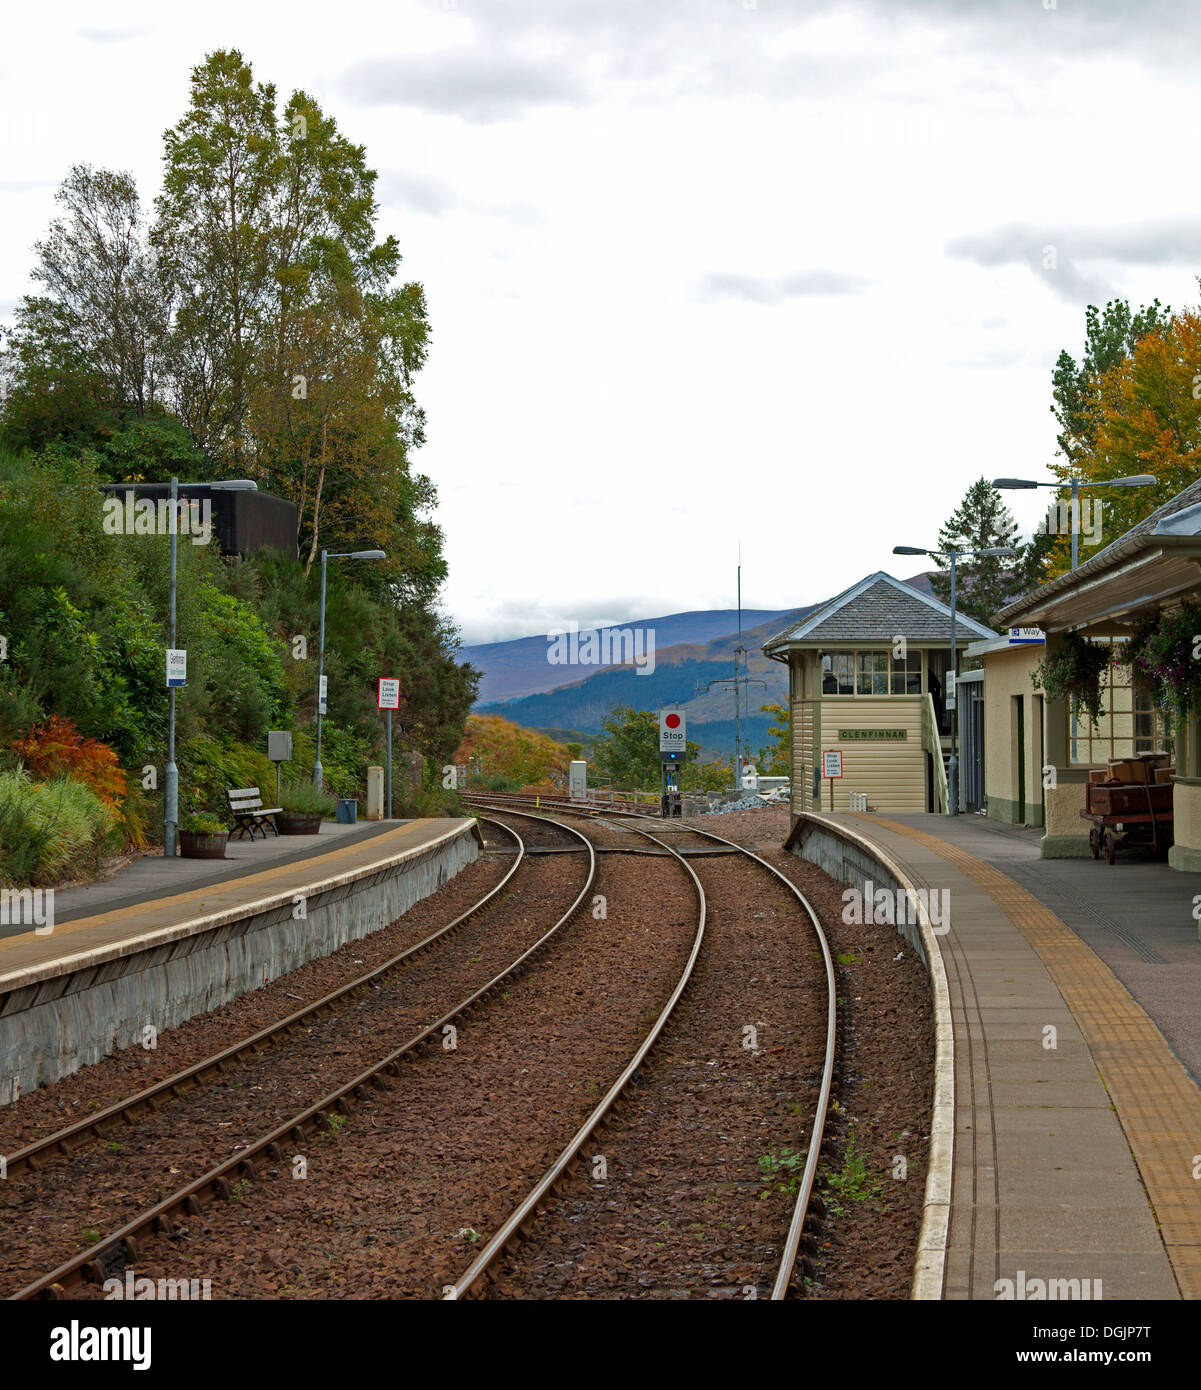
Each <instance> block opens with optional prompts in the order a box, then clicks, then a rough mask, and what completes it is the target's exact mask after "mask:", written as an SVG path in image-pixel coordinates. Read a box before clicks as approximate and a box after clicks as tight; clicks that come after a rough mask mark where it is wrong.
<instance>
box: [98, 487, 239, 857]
mask: <svg viewBox="0 0 1201 1390" xmlns="http://www.w3.org/2000/svg"><path fill="white" fill-rule="evenodd" d="M126 486H128V485H127V484H117V485H110V486H109V487H107V488H105V491H106V492H108V491H118V490H119V489H120V488H121V487H126ZM184 486H185V487H187V488H188V489H190V490H191V491H193V492H197V491H200V490H201V489H204V490H206V491H208V492H257V491H258V487H259V485H258V483H256V482H254V481H253V479H251V478H226V479H225V480H224V481H222V482H217V483H185V484H184ZM178 504H179V479H178V478H172V479H171V650H172V651H174V650H175V570H176V560H177V557H178V550H177V547H178V544H179V505H178ZM167 693H168V699H169V707H168V712H167V775H166V776H165V777H164V778H163V856H164V858H172V859H173V858H174V857H175V847H176V837H177V832H178V830H179V768H177V767H176V766H175V687H174V686H173V685H172V686H169V687H168V691H167Z"/></svg>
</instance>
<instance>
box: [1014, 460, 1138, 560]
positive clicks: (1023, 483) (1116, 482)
mask: <svg viewBox="0 0 1201 1390" xmlns="http://www.w3.org/2000/svg"><path fill="white" fill-rule="evenodd" d="M1156 481H1157V480H1156V478H1155V477H1154V475H1152V474H1151V473H1136V474H1134V476H1133V477H1130V478H1106V479H1104V480H1103V481H1101V482H1093V481H1092V480H1091V479H1088V478H1077V477H1074V476H1073V477H1071V478H1068V479H1067V480H1066V482H1054V483H1040V482H1036V481H1035V480H1034V479H1033V478H994V479H993V481H992V485H993V487H995V488H998V489H1000V490H1001V491H1005V492H1024V491H1025V490H1026V489H1027V488H1032V487H1053V488H1062V487H1070V488H1071V490H1072V568H1073V569H1075V568H1076V566H1077V564H1078V562H1079V558H1080V485H1081V484H1082V483H1083V484H1084V485H1085V486H1086V487H1151V486H1152V485H1153V484H1154V483H1155V482H1156Z"/></svg>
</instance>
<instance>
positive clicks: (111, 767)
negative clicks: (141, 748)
mask: <svg viewBox="0 0 1201 1390" xmlns="http://www.w3.org/2000/svg"><path fill="white" fill-rule="evenodd" d="M13 747H14V748H15V749H16V751H17V752H18V753H19V754H20V755H21V757H22V759H23V760H24V762H25V766H26V767H27V768H28V769H29V771H30V772H31V773H32V774H33V776H34V777H36V778H37V779H38V781H41V782H44V781H46V780H48V779H49V778H52V777H73V778H74V779H75V780H76V781H77V782H82V783H83V784H84V785H85V786H88V787H91V789H92V790H93V791H94V792H95V793H96V795H97V796H98V797H99V798H100V800H101V801H103V802H104V804H105V805H106V806H109V807H111V808H112V809H113V810H114V811H120V809H121V803H122V802H123V801H124V800H125V774H124V773H123V772H122V771H121V767H120V764H119V763H118V762H117V755H116V753H114V752H113V750H112V749H111V748H110V747H109V746H108V745H107V744H106V743H100V742H99V741H98V740H97V739H94V738H84V737H83V735H82V734H81V733H80V732H79V730H78V729H77V728H76V727H75V725H74V724H72V723H71V721H70V720H69V719H66V718H64V717H63V715H61V714H52V715H51V716H50V718H49V719H48V720H47V721H46V722H45V724H43V725H41V726H40V727H39V728H36V729H31V730H30V731H29V733H28V734H26V735H25V737H24V738H18V739H14V740H13Z"/></svg>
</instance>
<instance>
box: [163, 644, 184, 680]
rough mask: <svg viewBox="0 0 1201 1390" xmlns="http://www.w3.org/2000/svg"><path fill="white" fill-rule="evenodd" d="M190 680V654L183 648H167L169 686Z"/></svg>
mask: <svg viewBox="0 0 1201 1390" xmlns="http://www.w3.org/2000/svg"><path fill="white" fill-rule="evenodd" d="M187 682H188V654H187V652H186V651H184V650H183V649H182V648H176V647H168V648H167V687H168V689H170V688H171V687H172V686H175V685H186V684H187Z"/></svg>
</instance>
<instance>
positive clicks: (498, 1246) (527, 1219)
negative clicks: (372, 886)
mask: <svg viewBox="0 0 1201 1390" xmlns="http://www.w3.org/2000/svg"><path fill="white" fill-rule="evenodd" d="M464 799H465V800H467V801H468V802H469V803H471V804H476V805H481V806H482V805H483V803H481V802H480V801H478V800H477V799H476V798H473V797H470V796H469V797H466V798H464ZM514 802H518V803H524V804H525V805H527V806H528V801H527V800H525V799H523V798H517V797H506V798H504V804H505V805H506V806H508V807H509V808H510V810H511V813H512V814H517V815H521V814H528V812H523V811H521V810H518V809H517V808H516V807H515V806H514V804H513V803H514ZM541 804H542V807H543V808H544V809H547V810H555V811H558V812H559V813H561V814H567V815H571V816H580V817H583V818H588V819H592V820H608V821H609V822H610V823H613V821H615V820H616V819H617V818H618V817H620V820H621V821H622V822H623V823H624V824H627V825H628V824H629V823H630V822H632V821H634V820H639V821H642V820H648V821H652V820H653V821H655V824H656V826H657V827H659V830H658V834H652V833H651V832H650V831H649V830H647V829H645V828H643V827H641V826H632V825H631V826H630V828H631V829H634V830H635V831H636V833H638V834H639V835H640V836H642V837H644V838H646V839H648V840H650V841H651V842H652V843H653V844H654V845H655V846H657V847H658V851H659V852H662V853H667V854H670V855H672V856H674V857H675V858H676V859H677V860H679V862H680V864H681V865H682V867H683V868H684V870H685V871H686V872H687V873H688V875H689V876H690V878H691V879H692V882H693V883H694V885H695V889H696V892H697V896H698V929H697V936H696V939H695V942H694V945H693V949H692V952H691V954H690V955H689V958H688V961H687V964H686V966H685V968H684V971H683V972H682V974H681V976H680V979H679V981H678V983H677V985H676V987H675V990H674V991H673V993H672V995H671V997H670V998H669V1000H668V1002H667V1004H666V1005H665V1006H664V1009H663V1010H662V1012H661V1013H660V1014H659V1016H658V1018H657V1019H656V1020H655V1022H654V1024H653V1025H652V1026H651V1028H650V1029H649V1031H648V1033H647V1035H646V1038H645V1039H644V1041H643V1043H642V1044H641V1046H640V1047H639V1048H638V1050H637V1052H636V1053H635V1055H634V1057H633V1058H632V1059H631V1061H630V1063H629V1064H628V1065H627V1066H626V1068H625V1069H624V1071H623V1072H622V1073H621V1075H620V1076H619V1077H618V1079H617V1080H616V1081H615V1082H614V1084H613V1085H612V1086H611V1087H610V1088H609V1090H608V1091H607V1092H606V1093H605V1095H604V1096H603V1097H602V1098H601V1100H600V1102H599V1103H598V1105H597V1106H596V1108H595V1109H594V1110H593V1111H592V1113H591V1114H590V1115H589V1116H588V1118H587V1119H586V1120H585V1122H584V1123H583V1124H582V1125H581V1126H580V1128H579V1129H578V1130H577V1132H576V1133H575V1135H573V1137H572V1138H571V1140H570V1141H569V1142H568V1144H567V1145H566V1146H565V1147H564V1148H563V1150H562V1151H561V1152H560V1153H559V1154H558V1156H557V1157H556V1158H555V1160H554V1161H553V1162H552V1163H551V1164H550V1166H549V1167H548V1168H547V1169H546V1171H545V1172H544V1173H543V1175H542V1176H541V1178H540V1179H539V1180H538V1181H537V1182H536V1183H535V1184H534V1185H533V1187H532V1188H531V1189H530V1190H529V1192H528V1193H527V1195H526V1196H525V1197H524V1198H523V1199H522V1201H521V1202H519V1203H518V1204H517V1206H516V1207H514V1209H513V1210H512V1212H511V1213H510V1215H509V1216H508V1218H507V1219H506V1220H505V1221H504V1223H503V1224H502V1225H501V1226H500V1228H499V1229H498V1230H497V1231H496V1232H495V1233H494V1235H493V1236H492V1238H491V1240H490V1241H489V1242H488V1244H487V1246H486V1247H485V1248H484V1249H483V1250H482V1251H481V1252H480V1254H479V1255H478V1256H477V1258H476V1259H475V1260H474V1261H473V1262H472V1264H471V1265H470V1266H469V1267H468V1269H467V1270H466V1271H465V1272H464V1273H463V1275H462V1276H461V1277H460V1278H459V1279H458V1280H457V1281H456V1282H455V1283H454V1284H453V1285H449V1286H447V1288H446V1289H445V1290H444V1297H446V1298H447V1299H460V1298H463V1297H465V1296H472V1295H478V1294H480V1293H481V1292H482V1291H483V1285H484V1281H485V1279H486V1278H487V1277H488V1274H489V1271H490V1269H491V1268H492V1267H493V1266H494V1265H495V1264H496V1262H497V1260H498V1259H499V1258H500V1257H501V1255H502V1254H503V1253H504V1252H505V1251H506V1250H507V1249H508V1248H509V1247H510V1246H511V1245H512V1243H513V1242H514V1241H515V1240H516V1239H517V1238H518V1237H519V1236H522V1235H524V1234H526V1233H528V1230H529V1227H530V1225H531V1222H532V1220H533V1218H534V1216H535V1214H536V1213H537V1212H538V1210H539V1208H540V1206H542V1205H543V1204H544V1203H546V1202H547V1200H548V1198H549V1196H550V1194H551V1193H552V1192H554V1190H555V1189H556V1187H557V1186H558V1185H559V1184H561V1183H562V1182H563V1180H564V1178H565V1176H566V1175H567V1174H569V1172H570V1171H572V1170H573V1169H574V1168H575V1167H578V1165H579V1163H580V1160H581V1157H582V1153H583V1149H584V1146H585V1145H586V1144H587V1143H588V1141H589V1139H590V1138H591V1137H592V1136H593V1135H594V1134H595V1133H596V1131H597V1129H598V1127H599V1126H600V1125H601V1124H602V1123H603V1122H604V1121H605V1119H606V1117H608V1116H609V1115H610V1114H611V1112H612V1111H613V1109H614V1107H615V1105H616V1104H617V1103H618V1101H619V1100H620V1098H621V1097H622V1096H623V1094H624V1093H625V1092H626V1091H627V1088H628V1087H629V1085H630V1083H631V1081H632V1079H633V1078H634V1077H635V1076H636V1075H637V1073H638V1071H639V1068H640V1067H641V1066H642V1065H643V1063H644V1062H645V1061H646V1059H647V1057H648V1055H649V1054H650V1053H651V1050H652V1048H653V1047H654V1045H655V1043H656V1042H657V1041H658V1040H659V1039H660V1037H661V1035H662V1034H663V1032H664V1030H665V1028H666V1027H667V1025H668V1022H669V1019H670V1018H671V1016H672V1013H673V1011H674V1010H675V1008H676V1006H677V1004H678V1003H679V1001H680V998H681V997H682V995H683V994H684V991H685V989H686V988H687V986H688V983H689V981H690V979H691V978H692V975H693V971H694V967H695V965H696V961H697V958H698V955H699V953H700V950H701V944H702V940H703V937H704V925H705V916H706V897H705V890H704V887H703V885H702V883H701V881H700V879H699V877H698V876H697V874H696V872H695V870H694V869H693V868H692V866H691V865H690V864H689V863H688V857H689V856H693V857H699V856H702V855H705V854H707V853H709V854H711V853H713V847H714V846H716V847H719V852H722V853H726V854H732V855H738V856H742V857H745V859H746V860H747V861H749V862H752V863H754V864H755V865H756V866H757V867H758V868H759V869H761V870H762V871H764V872H765V873H767V874H768V875H769V876H770V878H771V880H772V881H773V883H775V884H777V885H779V886H781V887H783V889H784V890H785V891H786V893H787V894H788V895H790V897H791V898H792V899H793V900H794V901H795V902H796V903H797V904H798V905H799V907H800V909H801V912H802V913H803V916H804V918H805V919H806V920H807V921H808V923H809V924H810V926H811V928H812V930H813V933H814V935H815V937H816V940H817V943H818V946H819V949H820V953H821V957H822V967H823V971H824V976H825V993H826V1009H825V1019H826V1029H825V1051H824V1061H823V1065H822V1069H821V1077H820V1084H819V1090H818V1097H817V1102H816V1105H815V1109H814V1118H813V1124H812V1126H811V1130H810V1135H809V1142H808V1145H807V1152H806V1161H805V1166H804V1170H803V1172H802V1174H801V1177H800V1180H799V1183H798V1184H797V1189H796V1202H795V1205H794V1207H793V1211H792V1216H791V1219H790V1221H789V1225H788V1231H787V1236H786V1238H785V1240H784V1244H783V1250H782V1253H781V1255H780V1259H779V1264H778V1268H777V1271H776V1275H775V1278H774V1280H773V1282H772V1289H771V1295H770V1297H771V1299H772V1300H776V1301H778V1300H781V1299H783V1298H785V1297H786V1296H787V1295H788V1293H789V1291H790V1289H791V1288H792V1287H793V1276H794V1271H795V1270H796V1267H797V1261H798V1255H799V1254H800V1251H801V1249H802V1244H803V1243H804V1244H805V1245H806V1246H807V1247H808V1248H810V1249H812V1248H813V1242H812V1239H811V1237H809V1236H807V1235H806V1233H805V1227H806V1223H807V1221H808V1220H809V1215H810V1209H811V1206H813V1205H814V1195H813V1188H814V1183H815V1180H816V1176H817V1168H818V1163H819V1159H820V1156H821V1151H822V1144H823V1138H824V1129H825V1119H826V1114H827V1111H828V1108H829V1103H830V1098H831V1088H832V1084H833V1075H834V1066H835V1058H836V1049H837V994H836V988H835V980H834V964H833V958H832V956H831V952H830V947H829V943H828V941H827V939H826V935H825V932H824V930H823V928H822V925H821V922H820V920H819V919H818V917H817V914H816V913H815V912H814V911H813V908H812V906H811V904H810V903H809V901H808V899H807V898H806V897H805V896H804V894H803V893H802V892H801V891H800V890H799V889H798V888H797V887H796V885H795V884H793V883H791V882H790V881H789V880H788V879H787V878H786V877H785V876H784V875H783V874H781V873H780V872H779V870H778V869H776V868H775V867H774V866H773V865H771V864H769V863H768V862H767V861H766V860H765V859H762V858H761V857H760V856H758V855H756V854H754V853H753V852H752V851H750V850H747V849H745V848H744V847H743V846H741V845H738V844H736V843H735V842H734V841H732V840H728V839H726V838H725V837H724V836H721V835H718V834H716V833H715V832H712V831H708V830H701V829H697V828H696V827H691V826H688V827H685V826H680V825H678V824H676V823H674V822H672V821H667V822H663V821H660V820H657V819H656V818H654V817H647V816H642V815H639V814H638V813H635V812H620V811H617V812H614V810H613V809H612V808H611V807H608V806H604V807H601V806H595V805H584V806H582V807H581V806H580V805H579V804H578V803H575V804H573V803H570V802H555V801H553V800H552V801H550V803H549V804H548V800H547V799H546V798H542V799H541ZM486 809H489V810H493V811H499V810H501V809H502V806H501V804H500V803H499V802H492V801H491V800H490V801H489V802H488V803H487V806H486ZM686 839H693V840H695V841H699V842H700V845H699V846H686V845H682V844H681V843H680V842H681V841H682V840H686ZM627 852H629V851H627ZM635 852H636V851H635Z"/></svg>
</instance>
